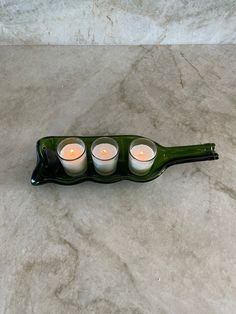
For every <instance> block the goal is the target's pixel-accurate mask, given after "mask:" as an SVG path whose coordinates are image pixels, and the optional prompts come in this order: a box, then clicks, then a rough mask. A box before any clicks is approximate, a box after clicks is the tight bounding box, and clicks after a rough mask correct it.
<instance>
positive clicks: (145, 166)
mask: <svg viewBox="0 0 236 314" xmlns="http://www.w3.org/2000/svg"><path fill="white" fill-rule="evenodd" d="M156 154H157V148H156V145H155V143H154V142H153V141H151V140H149V139H147V138H137V139H135V140H133V141H132V142H131V144H130V148H129V170H130V171H131V172H132V173H133V174H135V175H138V176H144V175H145V174H147V173H148V172H149V171H150V169H151V167H152V165H153V162H154V160H155V157H156Z"/></svg>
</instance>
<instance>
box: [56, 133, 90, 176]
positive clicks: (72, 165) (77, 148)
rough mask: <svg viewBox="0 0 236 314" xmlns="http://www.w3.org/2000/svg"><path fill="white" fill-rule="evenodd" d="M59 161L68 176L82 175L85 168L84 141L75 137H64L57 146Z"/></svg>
mask: <svg viewBox="0 0 236 314" xmlns="http://www.w3.org/2000/svg"><path fill="white" fill-rule="evenodd" d="M57 154H58V157H59V159H60V162H61V164H62V166H63V168H64V170H65V172H66V173H67V174H68V175H69V176H79V175H82V174H83V173H84V172H85V171H86V170H87V156H86V148H85V144H84V142H83V141H82V140H81V139H79V138H77V137H70V138H66V139H64V140H63V141H61V142H60V143H59V144H58V146H57Z"/></svg>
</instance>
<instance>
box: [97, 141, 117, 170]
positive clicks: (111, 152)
mask: <svg viewBox="0 0 236 314" xmlns="http://www.w3.org/2000/svg"><path fill="white" fill-rule="evenodd" d="M91 155H92V159H93V165H94V168H95V170H96V172H97V173H98V174H100V175H104V176H105V175H111V174H112V173H114V172H115V171H116V167H117V161H118V155H119V146H118V144H117V142H116V141H115V140H114V139H112V138H110V137H100V138H98V139H96V140H95V141H94V142H93V144H92V146H91Z"/></svg>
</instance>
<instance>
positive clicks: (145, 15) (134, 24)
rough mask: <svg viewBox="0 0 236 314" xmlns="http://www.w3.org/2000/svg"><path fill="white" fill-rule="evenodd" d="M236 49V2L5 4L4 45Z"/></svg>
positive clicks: (54, 0) (1, 18) (1, 8)
mask: <svg viewBox="0 0 236 314" xmlns="http://www.w3.org/2000/svg"><path fill="white" fill-rule="evenodd" d="M210 43H211V44H212V43H214V44H218V43H236V2H235V1H234V0H208V1H205V0H195V1H193V0H168V1H165V0H149V1H144V0H103V1H101V0H79V1H78V0H67V1H64V0H24V1H18V0H1V1H0V44H20V45H21V44H62V45H64V44H70V45H77V44H79V45H86V44H97V45H101V44H109V45H115V44H131V45H133V44H154V45H155V44H210Z"/></svg>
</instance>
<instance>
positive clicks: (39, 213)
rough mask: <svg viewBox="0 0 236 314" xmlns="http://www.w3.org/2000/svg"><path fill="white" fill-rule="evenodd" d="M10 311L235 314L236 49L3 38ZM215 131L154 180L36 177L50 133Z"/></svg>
mask: <svg viewBox="0 0 236 314" xmlns="http://www.w3.org/2000/svg"><path fill="white" fill-rule="evenodd" d="M0 60H1V63H0V77H1V80H0V81H1V84H0V109H1V111H0V119H1V120H0V122H1V123H0V132H1V138H0V156H1V163H0V256H1V258H0V313H2V314H3V313H4V314H15V313H17V314H19V313H20V314H21V313H22V314H23V313H24V314H28V313H29V314H31V313H34V314H48V313H50V314H54V313H55V314H64V313H65V314H68V313H70V314H74V313H82V314H88V313H98V314H99V313H100V314H108V313H109V314H110V313H113V314H123V313H124V314H151V313H152V314H159V313H161V314H164V313H168V314H169V313H175V314H179V313H181V314H185V313H186V314H189V313H193V314H199V313H201V314H210V313H214V314H220V313H222V314H232V313H234V312H235V308H236V228H235V226H236V191H235V187H236V184H235V183H236V180H235V177H236V137H235V134H236V90H235V85H236V49H235V46H230V45H229V46H227V45H226V46H225V45H222V46H167V47H166V46H162V47H157V46H156V47H155V46H138V47H96V48H95V47H31V46H28V47H1V48H0ZM71 134H75V135H93V134H101V135H102V134H141V135H143V136H147V137H150V138H152V139H154V140H156V141H157V142H159V143H160V144H163V145H166V146H167V145H169V146H174V145H188V144H198V143H205V142H215V143H216V151H217V152H218V153H219V154H220V159H219V160H218V161H209V162H199V163H192V164H184V165H177V166H174V167H172V168H169V169H168V170H167V171H166V172H165V173H164V174H163V175H162V176H160V177H159V178H158V179H156V180H155V181H152V182H149V183H146V184H137V183H134V182H128V181H123V182H119V183H115V184H111V185H100V184H96V183H89V182H87V183H83V184H80V185H76V186H71V187H64V186H58V185H53V184H47V185H44V186H40V187H33V186H31V184H30V176H31V172H32V170H33V168H34V166H35V162H36V160H35V158H36V156H35V142H36V140H37V139H39V138H41V137H43V136H47V135H71Z"/></svg>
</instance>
